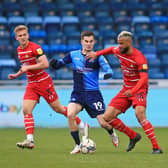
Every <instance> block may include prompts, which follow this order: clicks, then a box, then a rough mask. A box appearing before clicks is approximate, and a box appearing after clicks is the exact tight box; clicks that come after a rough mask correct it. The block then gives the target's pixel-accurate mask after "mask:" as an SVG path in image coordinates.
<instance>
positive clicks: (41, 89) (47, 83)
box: [24, 77, 58, 104]
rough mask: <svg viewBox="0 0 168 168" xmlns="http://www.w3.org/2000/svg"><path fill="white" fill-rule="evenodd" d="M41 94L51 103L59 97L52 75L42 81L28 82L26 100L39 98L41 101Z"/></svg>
mask: <svg viewBox="0 0 168 168" xmlns="http://www.w3.org/2000/svg"><path fill="white" fill-rule="evenodd" d="M40 96H42V97H44V99H45V100H46V101H47V102H48V103H49V104H50V103H52V102H54V101H55V100H56V99H58V95H57V93H56V91H55V89H54V84H53V81H52V79H51V77H49V78H47V79H45V80H43V81H41V82H34V83H28V85H27V87H26V91H25V94H24V100H27V99H29V100H37V102H38V103H39V99H40Z"/></svg>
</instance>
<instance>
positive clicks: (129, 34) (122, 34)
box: [117, 31, 132, 39]
mask: <svg viewBox="0 0 168 168" xmlns="http://www.w3.org/2000/svg"><path fill="white" fill-rule="evenodd" d="M121 37H126V38H131V39H132V33H131V32H129V31H122V32H121V33H120V34H119V35H118V37H117V39H120V38H121Z"/></svg>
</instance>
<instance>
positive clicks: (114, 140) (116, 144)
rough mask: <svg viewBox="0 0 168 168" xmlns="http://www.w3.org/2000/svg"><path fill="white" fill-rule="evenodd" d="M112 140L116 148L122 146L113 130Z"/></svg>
mask: <svg viewBox="0 0 168 168" xmlns="http://www.w3.org/2000/svg"><path fill="white" fill-rule="evenodd" d="M111 139H112V142H113V144H114V146H115V147H118V146H119V144H120V139H119V137H118V135H117V134H116V132H115V129H114V128H113V133H112V134H111Z"/></svg>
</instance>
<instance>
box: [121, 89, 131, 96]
mask: <svg viewBox="0 0 168 168" xmlns="http://www.w3.org/2000/svg"><path fill="white" fill-rule="evenodd" d="M123 95H125V96H127V97H131V96H132V93H131V90H130V89H128V90H126V91H125V92H124V94H123Z"/></svg>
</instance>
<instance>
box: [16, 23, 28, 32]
mask: <svg viewBox="0 0 168 168" xmlns="http://www.w3.org/2000/svg"><path fill="white" fill-rule="evenodd" d="M21 30H27V32H28V27H27V26H25V25H18V26H16V27H15V29H14V32H15V34H16V33H17V32H19V31H21Z"/></svg>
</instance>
